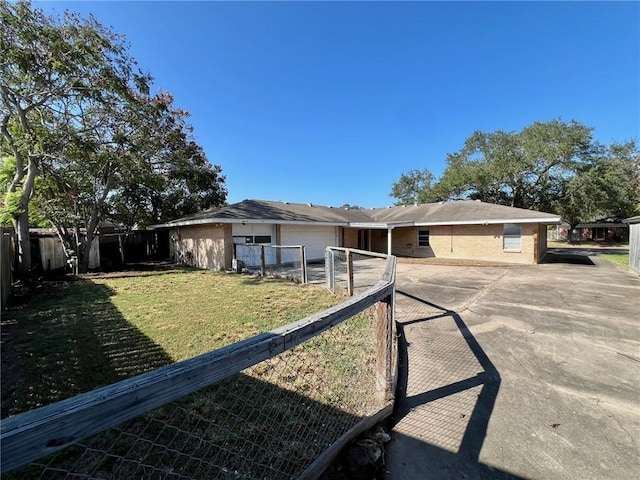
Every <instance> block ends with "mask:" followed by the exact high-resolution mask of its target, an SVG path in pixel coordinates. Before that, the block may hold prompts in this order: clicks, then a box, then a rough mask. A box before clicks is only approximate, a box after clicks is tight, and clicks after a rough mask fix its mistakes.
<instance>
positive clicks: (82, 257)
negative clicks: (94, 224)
mask: <svg viewBox="0 0 640 480" xmlns="http://www.w3.org/2000/svg"><path fill="white" fill-rule="evenodd" d="M93 238H94V237H93V235H89V233H87V236H86V237H85V239H84V240H82V242H80V248H78V250H79V251H78V271H79V272H80V273H87V272H88V271H89V260H90V259H91V245H92V244H93Z"/></svg>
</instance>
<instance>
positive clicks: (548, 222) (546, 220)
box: [415, 217, 560, 227]
mask: <svg viewBox="0 0 640 480" xmlns="http://www.w3.org/2000/svg"><path fill="white" fill-rule="evenodd" d="M504 223H544V224H546V225H554V224H558V223H560V217H551V218H500V219H496V218H492V219H484V220H456V221H440V222H415V226H416V227H435V226H439V225H442V226H446V225H500V224H504Z"/></svg>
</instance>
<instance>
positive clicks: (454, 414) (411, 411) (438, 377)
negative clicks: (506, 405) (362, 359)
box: [386, 291, 521, 480]
mask: <svg viewBox="0 0 640 480" xmlns="http://www.w3.org/2000/svg"><path fill="white" fill-rule="evenodd" d="M397 293H398V298H397V300H398V303H399V305H401V307H402V311H403V315H402V318H399V320H398V337H399V342H398V346H399V350H400V372H399V373H400V376H399V379H398V391H397V401H396V410H395V411H394V415H393V422H394V426H393V431H392V438H393V441H392V442H391V444H390V445H389V448H388V454H387V469H386V470H387V476H386V478H387V479H403V480H404V479H409V480H410V479H424V478H433V479H449V478H450V479H454V478H455V479H460V478H474V479H476V478H479V479H483V478H486V479H489V478H491V479H517V478H521V477H517V476H514V475H511V474H509V473H507V472H504V471H500V470H497V469H493V468H491V467H490V466H488V465H485V464H482V463H480V461H479V458H480V451H481V449H482V445H483V443H484V439H485V436H486V434H487V427H488V424H489V419H490V417H491V413H492V411H493V408H494V405H495V402H496V398H497V396H498V391H499V389H500V374H499V373H498V371H497V369H496V368H495V366H494V365H493V364H492V363H491V360H489V358H488V357H487V355H486V353H485V352H484V351H483V349H482V348H481V347H480V344H479V343H478V342H477V341H476V339H475V338H474V336H473V335H472V334H471V332H470V331H469V329H468V328H467V326H466V325H465V323H464V321H463V320H462V318H461V317H460V315H459V314H458V313H456V312H455V311H452V310H448V309H445V308H443V307H440V306H439V305H436V304H433V303H431V302H428V301H427V300H424V299H422V298H419V297H417V296H415V295H411V294H408V293H405V292H402V291H398V292H397Z"/></svg>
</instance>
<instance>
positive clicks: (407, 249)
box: [151, 200, 560, 270]
mask: <svg viewBox="0 0 640 480" xmlns="http://www.w3.org/2000/svg"><path fill="white" fill-rule="evenodd" d="M559 222H560V217H559V216H557V215H552V214H549V213H542V212H536V211H533V210H525V209H520V208H512V207H506V206H503V205H494V204H490V203H483V202H480V201H474V200H464V201H462V200H461V201H454V202H442V203H429V204H416V205H406V206H396V207H388V208H374V209H345V208H333V207H322V206H317V205H312V204H299V203H288V202H273V201H264V200H245V201H243V202H240V203H236V204H233V205H227V206H224V207H221V208H216V209H210V210H207V211H204V212H200V213H198V214H195V215H190V216H187V217H184V218H180V219H178V220H174V221H172V222H168V223H165V224H161V225H154V226H153V227H151V229H153V230H165V229H168V230H169V238H170V243H171V245H170V251H171V255H172V258H174V259H175V260H177V261H180V262H182V263H188V264H191V265H194V266H198V267H201V268H209V269H214V270H218V269H226V268H230V267H231V264H232V259H233V257H234V244H245V243H254V244H273V245H305V247H306V254H307V260H308V261H319V260H322V259H324V251H325V248H326V247H327V246H342V247H350V248H359V249H362V250H369V251H374V252H382V253H393V254H394V255H399V256H407V257H439V258H455V259H470V260H486V261H497V262H508V263H524V264H533V263H538V262H540V260H541V259H542V258H543V257H544V255H545V253H546V250H547V235H546V232H547V225H550V224H557V223H559Z"/></svg>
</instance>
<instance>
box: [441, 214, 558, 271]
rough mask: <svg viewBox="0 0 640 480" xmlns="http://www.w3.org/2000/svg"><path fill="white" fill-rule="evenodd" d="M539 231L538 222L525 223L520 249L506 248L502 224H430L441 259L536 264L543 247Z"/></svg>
mask: <svg viewBox="0 0 640 480" xmlns="http://www.w3.org/2000/svg"><path fill="white" fill-rule="evenodd" d="M538 230H539V225H538V224H537V223H534V224H526V223H525V224H522V230H521V241H520V244H521V248H520V250H519V251H517V252H512V251H509V252H505V251H504V250H503V248H502V241H503V238H502V232H503V225H502V224H497V225H452V226H436V227H430V228H429V233H430V244H431V248H432V249H433V253H434V254H435V256H436V257H439V258H456V259H464V260H485V261H491V262H507V263H523V264H533V263H537V261H538V256H537V255H536V250H538V252H539V250H540V244H539V243H538V242H539V241H540V238H539V237H540V235H538ZM544 238H545V240H546V236H545V237H544Z"/></svg>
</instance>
